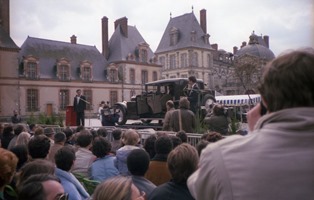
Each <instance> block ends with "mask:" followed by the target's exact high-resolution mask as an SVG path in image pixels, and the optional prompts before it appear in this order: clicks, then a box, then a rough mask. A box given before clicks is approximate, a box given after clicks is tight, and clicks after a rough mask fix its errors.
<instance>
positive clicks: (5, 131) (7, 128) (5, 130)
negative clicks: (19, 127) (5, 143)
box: [2, 124, 13, 135]
mask: <svg viewBox="0 0 314 200" xmlns="http://www.w3.org/2000/svg"><path fill="white" fill-rule="evenodd" d="M2 134H3V135H10V134H13V126H12V125H11V124H8V125H6V126H4V127H3V133H2Z"/></svg>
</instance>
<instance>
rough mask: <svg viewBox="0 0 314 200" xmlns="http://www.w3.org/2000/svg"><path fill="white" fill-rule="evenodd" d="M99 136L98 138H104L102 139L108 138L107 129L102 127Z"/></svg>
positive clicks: (98, 131) (98, 132)
mask: <svg viewBox="0 0 314 200" xmlns="http://www.w3.org/2000/svg"><path fill="white" fill-rule="evenodd" d="M97 135H98V136H102V137H107V135H108V132H107V130H106V128H105V127H100V128H99V129H98V130H97Z"/></svg>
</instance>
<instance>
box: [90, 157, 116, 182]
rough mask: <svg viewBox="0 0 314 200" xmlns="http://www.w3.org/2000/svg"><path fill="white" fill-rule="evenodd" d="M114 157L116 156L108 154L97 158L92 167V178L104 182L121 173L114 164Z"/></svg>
mask: <svg viewBox="0 0 314 200" xmlns="http://www.w3.org/2000/svg"><path fill="white" fill-rule="evenodd" d="M114 159H115V157H114V156H112V155H107V156H105V157H103V158H98V159H97V160H95V161H94V162H93V164H92V166H91V167H90V172H91V179H92V180H96V181H100V182H102V181H104V180H106V179H108V178H110V177H112V176H117V175H119V171H118V169H117V168H116V167H115V165H114Z"/></svg>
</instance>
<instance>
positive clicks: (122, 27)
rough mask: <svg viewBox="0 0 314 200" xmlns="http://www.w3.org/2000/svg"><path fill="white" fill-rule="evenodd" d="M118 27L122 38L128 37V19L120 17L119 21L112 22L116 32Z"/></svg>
mask: <svg viewBox="0 0 314 200" xmlns="http://www.w3.org/2000/svg"><path fill="white" fill-rule="evenodd" d="M118 25H120V31H121V33H122V35H124V37H128V18H126V17H122V18H120V19H117V20H116V21H115V22H114V29H115V30H116V29H117V27H118Z"/></svg>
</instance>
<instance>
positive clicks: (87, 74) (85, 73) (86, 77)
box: [80, 61, 92, 82]
mask: <svg viewBox="0 0 314 200" xmlns="http://www.w3.org/2000/svg"><path fill="white" fill-rule="evenodd" d="M80 68H81V70H80V71H81V79H82V80H83V81H88V82H89V81H92V64H91V63H90V62H88V61H83V62H81V65H80Z"/></svg>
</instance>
